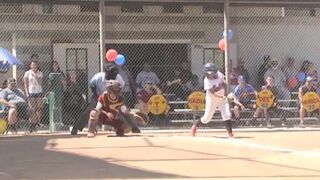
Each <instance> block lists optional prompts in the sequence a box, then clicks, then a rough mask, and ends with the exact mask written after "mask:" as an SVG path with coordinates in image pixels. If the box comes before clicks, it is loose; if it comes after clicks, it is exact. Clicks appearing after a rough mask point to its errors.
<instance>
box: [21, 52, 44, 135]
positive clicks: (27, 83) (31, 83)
mask: <svg viewBox="0 0 320 180" xmlns="http://www.w3.org/2000/svg"><path fill="white" fill-rule="evenodd" d="M38 59H39V56H38V55H37V54H33V55H32V56H31V63H30V70H29V71H27V72H26V73H25V74H24V77H23V82H24V90H25V94H26V96H27V97H28V101H29V106H30V107H31V109H32V113H31V116H30V119H29V120H30V126H29V131H30V132H33V131H36V130H37V129H36V127H37V125H38V123H39V122H40V118H41V114H42V97H43V90H42V79H43V74H42V72H41V71H40V70H39V69H38Z"/></svg>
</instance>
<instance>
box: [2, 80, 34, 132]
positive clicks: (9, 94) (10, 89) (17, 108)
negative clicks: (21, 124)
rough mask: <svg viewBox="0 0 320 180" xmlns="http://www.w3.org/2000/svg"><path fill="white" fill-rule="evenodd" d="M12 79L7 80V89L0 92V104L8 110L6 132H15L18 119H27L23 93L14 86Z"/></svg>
mask: <svg viewBox="0 0 320 180" xmlns="http://www.w3.org/2000/svg"><path fill="white" fill-rule="evenodd" d="M16 85H17V84H16V80H15V79H14V78H10V79H8V85H7V88H5V89H3V90H1V92H0V103H1V104H4V105H5V106H6V108H7V109H8V130H11V131H12V132H13V133H16V132H17V121H18V119H28V118H29V106H28V103H27V98H26V96H25V95H24V94H23V91H22V90H20V89H18V88H17V86H16Z"/></svg>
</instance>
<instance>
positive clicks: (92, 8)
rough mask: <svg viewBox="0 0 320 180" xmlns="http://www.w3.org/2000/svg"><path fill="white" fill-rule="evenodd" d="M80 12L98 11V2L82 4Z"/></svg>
mask: <svg viewBox="0 0 320 180" xmlns="http://www.w3.org/2000/svg"><path fill="white" fill-rule="evenodd" d="M80 12H99V4H97V3H96V4H82V5H80Z"/></svg>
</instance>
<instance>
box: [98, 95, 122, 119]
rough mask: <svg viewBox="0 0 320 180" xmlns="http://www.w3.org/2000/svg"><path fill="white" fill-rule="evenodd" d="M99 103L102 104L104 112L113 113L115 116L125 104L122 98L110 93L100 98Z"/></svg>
mask: <svg viewBox="0 0 320 180" xmlns="http://www.w3.org/2000/svg"><path fill="white" fill-rule="evenodd" d="M98 101H99V102H100V103H101V104H102V110H103V111H105V112H111V113H112V114H113V115H117V114H118V112H119V110H120V107H121V106H122V105H123V104H124V98H123V97H122V96H116V95H114V94H111V93H109V92H108V91H105V92H104V93H103V94H102V95H101V96H99V98H98Z"/></svg>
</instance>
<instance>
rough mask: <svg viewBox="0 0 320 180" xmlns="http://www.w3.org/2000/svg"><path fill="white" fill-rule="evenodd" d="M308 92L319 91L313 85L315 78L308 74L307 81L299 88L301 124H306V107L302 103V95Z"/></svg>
mask: <svg viewBox="0 0 320 180" xmlns="http://www.w3.org/2000/svg"><path fill="white" fill-rule="evenodd" d="M308 92H314V93H317V89H316V87H314V86H313V79H312V77H310V76H308V77H307V78H306V82H305V84H304V85H303V86H301V87H300V88H299V93H298V98H299V99H298V100H299V104H300V109H299V115H300V126H302V127H303V126H304V116H305V109H304V106H303V104H302V97H303V95H305V94H306V93H308Z"/></svg>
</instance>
